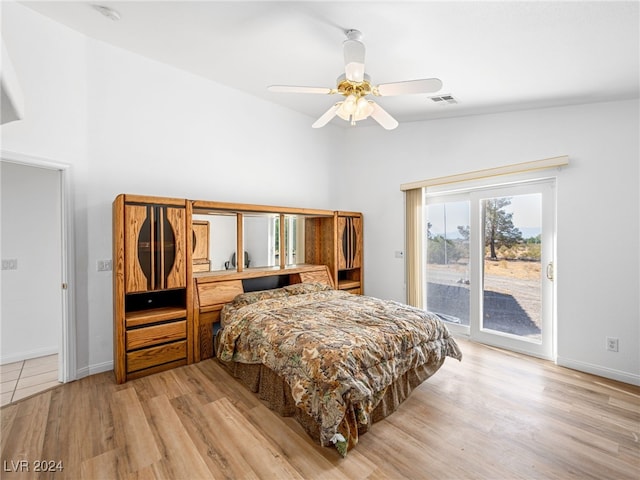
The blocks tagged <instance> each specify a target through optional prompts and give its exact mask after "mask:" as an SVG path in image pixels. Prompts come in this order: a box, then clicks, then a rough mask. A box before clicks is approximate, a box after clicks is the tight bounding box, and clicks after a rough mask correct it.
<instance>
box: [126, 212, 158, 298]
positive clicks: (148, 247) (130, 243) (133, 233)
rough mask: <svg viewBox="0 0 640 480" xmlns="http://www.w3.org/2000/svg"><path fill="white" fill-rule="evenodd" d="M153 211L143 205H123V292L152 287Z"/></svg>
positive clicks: (133, 291)
mask: <svg viewBox="0 0 640 480" xmlns="http://www.w3.org/2000/svg"><path fill="white" fill-rule="evenodd" d="M152 214H153V211H152V210H151V209H150V208H148V207H147V206H144V205H125V214H124V221H125V224H126V228H125V239H124V247H125V255H124V258H125V293H135V292H144V291H147V290H150V289H152V288H153V286H152V285H151V283H152V282H151V280H152V278H153V265H152V262H151V256H152V251H153V245H152V243H153V235H152V230H151V229H152V226H153V219H152V218H150V216H151V215H152Z"/></svg>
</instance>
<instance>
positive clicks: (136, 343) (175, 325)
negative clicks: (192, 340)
mask: <svg viewBox="0 0 640 480" xmlns="http://www.w3.org/2000/svg"><path fill="white" fill-rule="evenodd" d="M186 337H187V321H186V320H182V321H179V322H171V323H163V324H161V325H153V326H151V327H142V328H136V329H134V330H127V351H129V350H135V349H137V348H142V347H151V346H153V345H158V344H160V343H167V342H172V341H174V340H182V339H184V338H186Z"/></svg>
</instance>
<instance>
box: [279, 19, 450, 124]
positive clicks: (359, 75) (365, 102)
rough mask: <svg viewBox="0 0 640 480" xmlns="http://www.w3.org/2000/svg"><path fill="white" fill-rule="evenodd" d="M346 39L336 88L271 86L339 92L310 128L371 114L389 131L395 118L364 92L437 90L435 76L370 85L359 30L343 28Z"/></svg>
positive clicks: (390, 93) (281, 89)
mask: <svg viewBox="0 0 640 480" xmlns="http://www.w3.org/2000/svg"><path fill="white" fill-rule="evenodd" d="M345 33H346V35H347V40H345V41H344V42H343V49H344V72H345V73H343V74H342V75H340V76H339V77H338V79H337V81H336V83H337V86H336V88H325V87H299V86H291V85H272V86H270V87H268V90H269V91H270V92H277V93H316V94H324V95H334V94H336V93H339V94H340V95H343V96H344V97H345V99H344V100H341V101H339V102H337V103H336V104H334V105H332V106H331V108H329V110H327V111H326V112H325V113H324V114H323V115H322V116H321V117H320V118H318V120H316V121H315V123H314V124H313V125H312V127H313V128H320V127H324V126H325V125H326V124H327V123H329V122H330V121H331V119H332V118H333V117H335V116H336V115H337V116H338V117H340V118H342V119H343V120H346V121H348V122H350V123H351V125H355V124H356V122H357V121H359V120H364V119H365V118H368V117H371V118H373V119H374V120H375V121H376V122H378V123H379V124H380V125H382V127H383V128H386V129H387V130H393V129H394V128H396V127H397V126H398V121H397V120H396V119H395V118H393V117H392V116H391V115H389V114H388V113H387V112H386V111H385V110H384V109H383V108H382V107H381V106H380V105H378V104H377V103H375V102H374V101H373V100H369V99H368V98H366V97H367V95H374V96H378V97H390V96H394V95H406V94H418V93H432V92H437V91H438V90H440V89H441V88H442V82H441V81H440V80H439V79H437V78H425V79H421V80H408V81H404V82H394V83H383V84H380V85H377V86H374V85H371V80H370V77H369V75H367V74H366V73H364V53H365V48H364V44H363V43H362V41H361V40H362V33H360V32H359V31H358V30H347V31H346V32H345Z"/></svg>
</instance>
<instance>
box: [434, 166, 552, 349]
mask: <svg viewBox="0 0 640 480" xmlns="http://www.w3.org/2000/svg"><path fill="white" fill-rule="evenodd" d="M535 185H543V186H544V185H548V186H549V187H550V190H551V192H550V193H549V197H550V198H548V200H550V202H551V207H550V208H549V215H550V217H551V218H547V219H546V223H547V228H549V227H551V228H552V231H553V232H554V234H553V238H552V240H551V243H550V248H551V252H552V253H551V261H552V262H553V272H554V273H553V277H554V278H553V280H552V283H551V285H550V288H551V299H550V302H549V304H548V305H546V306H545V307H546V308H545V311H546V313H547V314H548V315H550V318H549V321H550V327H549V328H550V331H549V332H548V333H549V334H550V338H549V337H547V340H548V345H547V346H548V350H547V351H546V352H542V351H537V352H536V351H531V350H529V349H522V348H519V346H518V342H517V341H516V342H510V341H509V338H508V337H506V336H505V337H504V338H505V339H507V342H502V341H497V342H496V341H495V338H492V336H491V335H490V334H487V335H485V334H484V333H483V332H479V329H478V325H479V323H478V322H480V320H479V319H478V318H475V317H477V316H478V315H479V314H480V312H478V311H477V309H478V308H479V305H480V304H479V302H480V301H481V299H482V288H483V285H482V282H481V280H482V271H483V268H480V267H476V268H471V269H470V284H471V285H472V288H471V291H470V306H471V309H470V311H469V317H470V318H469V325H468V326H467V325H456V324H454V323H451V324H449V323H448V324H447V328H449V330H450V331H451V332H452V333H453V334H454V335H459V336H463V337H466V338H469V339H470V340H472V341H476V342H479V343H483V344H485V345H490V346H494V347H498V348H505V349H508V350H511V351H514V352H518V353H524V354H526V355H531V356H535V357H539V358H543V359H546V360H551V361H554V362H555V361H556V359H557V281H556V278H557V271H558V269H557V264H558V262H557V185H558V179H557V177H556V176H553V175H544V176H541V175H540V174H539V173H538V172H528V173H522V174H514V175H505V176H504V177H502V178H495V177H488V178H479V179H477V180H471V181H467V182H459V183H456V184H455V185H449V184H443V185H441V186H436V187H429V188H428V189H427V190H426V191H425V192H424V200H423V202H424V204H425V205H426V202H427V196H428V197H430V198H434V199H437V200H442V199H446V198H451V199H454V201H455V200H459V199H460V198H462V197H464V196H467V198H468V199H469V202H470V208H473V202H472V197H473V196H474V195H477V194H479V193H481V192H482V193H484V192H488V191H492V190H494V189H502V188H504V189H508V188H518V187H522V188H527V187H528V186H535ZM543 208H544V207H543ZM475 218H476V222H477V221H478V219H479V218H480V217H478V216H475ZM544 220H545V219H544V217H543V221H544ZM470 222H471V225H470V227H471V232H472V236H473V237H474V238H470V242H469V244H470V247H469V248H470V251H469V254H470V262H471V261H473V260H472V258H471V257H474V258H475V261H476V262H477V261H479V260H478V259H482V258H483V253H482V252H483V250H481V249H483V248H484V247H483V245H484V243H483V242H478V239H477V238H476V237H477V235H479V234H480V230H479V229H480V228H483V227H482V226H481V225H480V224H478V223H476V224H474V215H473V214H472V213H471V215H470ZM549 222H550V223H549ZM483 231H484V229H483ZM423 241H424V240H423ZM481 244H482V245H481ZM423 249H424V251H425V252H426V241H425V243H424V244H423ZM474 249H478V251H476V252H474V251H473V250H474ZM425 258H426V257H425ZM483 264H484V262H483ZM542 268H543V269H544V268H545V265H542ZM426 278H427V277H425V285H424V286H423V288H424V299H425V305H427V309H428V308H429V306H428V304H427V302H426V296H427V293H426V281H427V280H426ZM474 309H475V310H474ZM478 334H479V335H478ZM500 340H501V339H500Z"/></svg>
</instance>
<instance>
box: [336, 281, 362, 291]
mask: <svg viewBox="0 0 640 480" xmlns="http://www.w3.org/2000/svg"><path fill="white" fill-rule="evenodd" d="M352 288H360V281H359V280H340V281H339V282H338V289H339V290H351V289H352Z"/></svg>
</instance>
